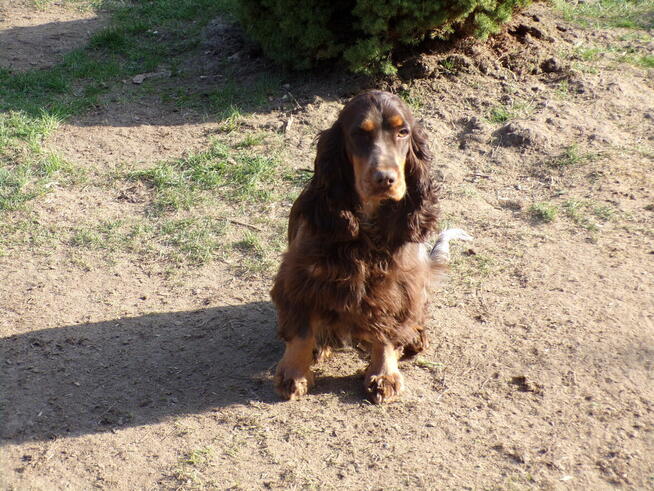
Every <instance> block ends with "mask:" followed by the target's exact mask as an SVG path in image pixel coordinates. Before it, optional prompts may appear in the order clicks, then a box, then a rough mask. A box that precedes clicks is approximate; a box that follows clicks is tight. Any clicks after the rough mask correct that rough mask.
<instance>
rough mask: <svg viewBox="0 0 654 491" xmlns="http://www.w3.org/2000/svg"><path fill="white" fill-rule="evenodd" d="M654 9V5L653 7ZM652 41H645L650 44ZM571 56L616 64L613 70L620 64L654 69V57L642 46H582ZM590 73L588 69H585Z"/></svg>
mask: <svg viewBox="0 0 654 491" xmlns="http://www.w3.org/2000/svg"><path fill="white" fill-rule="evenodd" d="M653 9H654V5H653ZM648 42H651V40H650V41H643V43H648ZM570 56H572V57H573V58H576V59H578V60H581V61H583V62H586V63H591V64H592V63H597V62H600V61H610V62H613V63H614V66H613V67H612V68H614V69H617V68H618V67H619V64H620V63H628V64H630V65H634V66H639V67H643V68H652V67H654V56H653V55H651V54H650V53H649V51H648V50H647V48H645V47H642V46H635V45H627V46H621V45H617V46H585V45H581V46H578V47H576V48H575V49H574V51H573V52H571V53H570ZM584 71H588V68H587V67H586V68H584Z"/></svg>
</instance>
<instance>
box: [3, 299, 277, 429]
mask: <svg viewBox="0 0 654 491" xmlns="http://www.w3.org/2000/svg"><path fill="white" fill-rule="evenodd" d="M274 318H275V317H274V309H273V306H272V305H271V304H270V303H269V302H253V303H248V304H243V305H235V306H227V307H219V308H211V309H206V310H199V311H191V312H172V313H161V314H159V313H157V314H147V315H143V316H139V317H131V318H122V319H114V320H108V321H104V322H96V323H89V324H79V325H71V326H65V327H59V328H52V329H43V330H40V331H33V332H30V333H25V334H19V335H14V336H10V337H6V338H3V339H1V340H0V352H1V353H2V368H1V369H0V370H1V371H0V373H1V375H2V387H3V389H2V390H3V394H2V399H3V401H2V410H3V413H4V414H3V420H4V421H3V425H2V428H1V430H0V432H1V433H0V435H1V436H2V439H3V440H5V441H7V440H8V441H10V442H23V441H29V440H45V439H50V438H56V437H62V436H76V435H83V434H89V433H97V432H105V431H111V430H113V429H115V428H118V427H123V426H138V425H145V424H151V423H156V422H159V421H162V420H164V419H166V418H168V417H173V416H176V415H180V414H188V413H194V412H201V411H204V410H207V409H210V408H219V407H225V406H229V405H232V404H239V403H240V404H243V403H247V402H249V401H262V402H274V401H277V400H278V399H277V397H276V396H275V394H274V392H273V390H272V385H271V384H270V381H269V378H270V372H271V369H272V368H273V366H274V364H275V363H276V361H277V360H278V359H279V357H280V355H281V351H282V350H281V348H282V346H281V343H280V342H279V341H278V340H277V339H276V337H275V328H274Z"/></svg>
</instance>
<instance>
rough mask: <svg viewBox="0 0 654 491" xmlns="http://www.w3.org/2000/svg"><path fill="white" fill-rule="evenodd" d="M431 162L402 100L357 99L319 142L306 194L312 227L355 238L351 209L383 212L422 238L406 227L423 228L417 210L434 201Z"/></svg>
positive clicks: (375, 94)
mask: <svg viewBox="0 0 654 491" xmlns="http://www.w3.org/2000/svg"><path fill="white" fill-rule="evenodd" d="M430 161H431V154H430V152H429V147H428V145H427V139H426V136H425V133H424V131H423V129H422V126H421V125H420V124H419V123H418V122H417V121H416V120H415V118H414V117H413V114H412V113H411V111H410V110H409V108H408V107H407V105H406V104H405V103H404V102H403V101H402V99H400V98H399V97H398V96H396V95H394V94H391V93H388V92H383V91H378V90H374V91H369V92H364V93H362V94H359V95H357V96H356V97H354V98H352V99H351V100H350V101H349V102H348V103H347V104H346V105H345V107H344V108H343V110H342V111H341V112H340V114H339V116H338V119H337V120H336V122H335V123H334V124H333V125H332V127H331V128H329V129H327V130H325V131H323V132H322V133H320V135H319V138H318V149H317V154H316V160H315V175H314V178H313V180H312V183H311V188H312V189H313V193H309V194H310V195H311V196H314V199H312V205H311V206H312V207H313V212H312V215H313V216H314V217H315V218H314V220H313V222H315V223H314V229H315V230H320V231H322V232H324V231H325V230H333V231H334V232H335V233H336V234H339V233H340V232H342V231H343V230H344V229H345V230H347V232H348V234H349V235H356V232H357V231H358V221H357V220H356V217H355V215H356V213H355V210H357V209H359V210H362V211H363V213H364V214H368V215H370V214H373V213H376V212H377V211H378V210H382V209H384V210H386V212H388V213H391V212H392V214H393V215H397V216H398V220H400V221H401V220H405V221H406V220H408V222H405V225H404V226H402V227H400V228H401V229H402V230H404V229H406V231H408V232H409V235H410V236H411V237H413V236H415V235H416V234H418V235H421V233H418V232H415V233H411V232H410V230H409V229H411V228H413V229H416V230H417V229H422V228H423V227H422V225H421V223H420V219H419V215H418V212H419V211H420V210H421V209H422V208H423V206H424V205H425V204H429V203H431V202H432V201H434V197H433V193H432V187H431V181H430V177H429V163H430ZM307 198H308V197H307ZM388 218H389V226H390V225H391V223H390V222H392V221H393V217H390V216H389V217H388ZM412 220H413V222H412ZM393 225H395V224H393ZM430 226H431V224H430ZM398 227H399V225H398ZM416 227H417V228H416ZM397 233H400V230H399V228H398V232H397Z"/></svg>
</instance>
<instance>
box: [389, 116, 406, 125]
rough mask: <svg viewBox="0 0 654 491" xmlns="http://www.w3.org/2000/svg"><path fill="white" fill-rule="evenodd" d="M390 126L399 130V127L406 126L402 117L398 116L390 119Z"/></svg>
mask: <svg viewBox="0 0 654 491" xmlns="http://www.w3.org/2000/svg"><path fill="white" fill-rule="evenodd" d="M388 124H390V125H391V126H392V127H393V128H397V127H398V126H403V125H404V120H403V119H402V116H400V115H399V114H396V115H395V116H391V117H390V118H388Z"/></svg>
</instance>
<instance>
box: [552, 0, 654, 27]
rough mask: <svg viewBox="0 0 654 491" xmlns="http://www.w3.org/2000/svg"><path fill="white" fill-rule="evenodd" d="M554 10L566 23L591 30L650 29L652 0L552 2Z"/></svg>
mask: <svg viewBox="0 0 654 491" xmlns="http://www.w3.org/2000/svg"><path fill="white" fill-rule="evenodd" d="M552 3H553V4H554V6H555V8H556V9H557V10H559V12H561V14H562V15H563V17H564V18H565V19H566V20H568V21H574V22H577V23H579V24H581V25H583V26H585V27H591V28H614V27H622V28H629V29H652V28H653V27H654V14H653V13H652V0H597V1H592V2H591V1H586V2H579V3H576V2H575V3H571V2H567V1H566V0H553V1H552Z"/></svg>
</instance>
